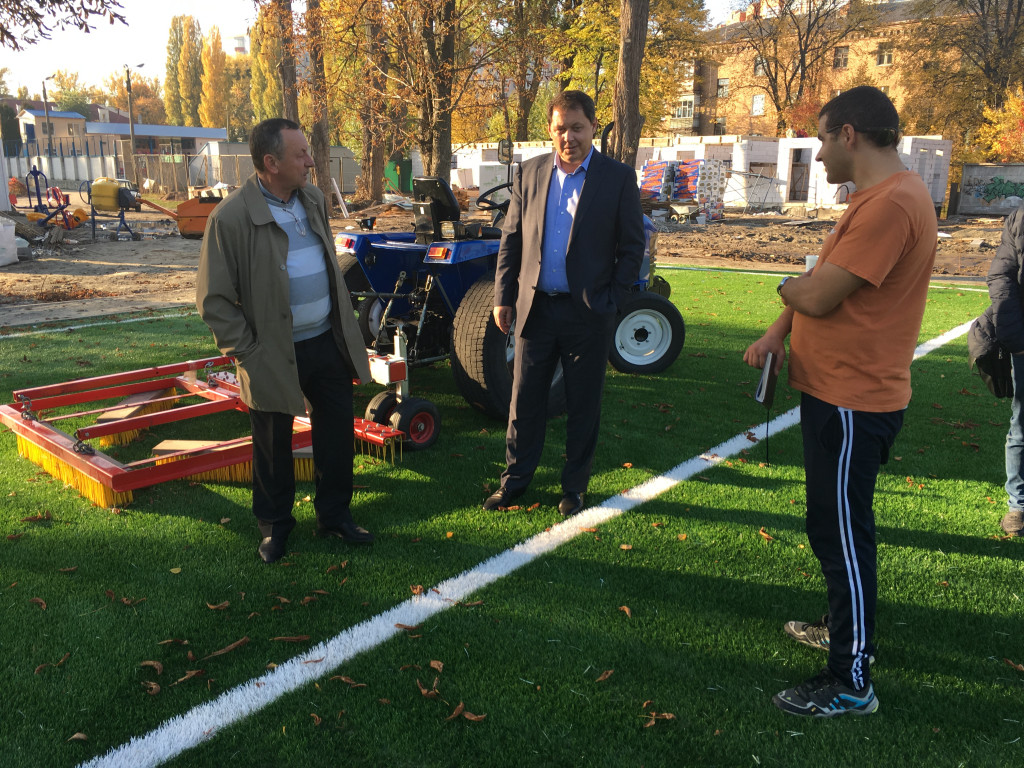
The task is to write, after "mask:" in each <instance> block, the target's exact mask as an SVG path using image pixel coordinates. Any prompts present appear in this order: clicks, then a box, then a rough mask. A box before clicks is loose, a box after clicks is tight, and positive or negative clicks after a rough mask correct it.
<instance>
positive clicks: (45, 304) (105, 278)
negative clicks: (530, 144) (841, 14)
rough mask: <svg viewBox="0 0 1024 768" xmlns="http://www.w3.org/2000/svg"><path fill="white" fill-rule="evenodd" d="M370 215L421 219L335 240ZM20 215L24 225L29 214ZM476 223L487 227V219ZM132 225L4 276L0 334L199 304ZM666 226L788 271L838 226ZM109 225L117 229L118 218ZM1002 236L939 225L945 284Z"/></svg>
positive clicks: (686, 255)
mask: <svg viewBox="0 0 1024 768" xmlns="http://www.w3.org/2000/svg"><path fill="white" fill-rule="evenodd" d="M22 210H24V209H22ZM367 215H375V216H376V217H377V221H376V227H377V229H381V230H384V231H402V230H409V229H411V226H412V213H411V212H409V211H404V210H402V209H400V208H397V207H396V206H386V207H379V208H377V209H372V210H367V211H363V212H360V213H359V214H353V218H350V219H343V218H337V219H332V220H331V225H332V228H333V230H334V232H335V233H338V232H341V231H343V230H345V229H346V228H352V229H355V228H357V218H356V217H361V216H367ZM14 216H15V218H16V219H17V220H21V221H24V219H23V217H22V216H21V215H20V214H18V213H15V214H14ZM470 216H471V217H472V218H474V219H477V218H478V217H479V218H480V220H483V218H482V217H481V215H480V214H471V215H470ZM126 218H127V221H128V223H129V224H130V225H131V226H132V227H133V228H135V230H136V231H137V232H140V233H142V235H143V238H144V239H142V240H140V241H131V240H121V241H111V240H110V239H109V238H110V233H109V231H107V230H97V240H96V241H93V240H92V239H91V232H90V228H89V226H88V224H86V225H83V226H82V227H80V228H79V229H76V230H72V231H70V232H68V233H67V237H68V238H69V239H71V240H75V241H77V242H74V243H65V244H63V245H61V246H59V247H45V246H36V245H33V246H32V255H31V257H30V258H28V259H26V260H23V261H19V262H18V263H17V264H12V265H10V266H7V267H0V333H4V332H5V331H6V332H9V331H10V329H11V327H13V326H18V325H26V324H37V323H44V322H58V321H59V322H67V321H69V320H74V319H77V318H84V317H93V316H96V315H107V314H115V313H123V312H130V311H139V310H155V309H163V308H168V307H174V306H181V305H188V304H191V303H192V301H193V298H194V276H195V270H196V266H197V264H198V261H199V249H200V245H201V241H199V240H187V239H184V238H181V237H179V236H177V234H170V235H169V234H166V233H167V232H169V231H170V232H175V233H176V230H175V229H174V227H173V224H172V223H170V222H168V221H167V220H165V219H164V220H161V219H160V218H159V214H157V213H156V212H149V213H147V212H143V213H134V212H130V213H128V214H126ZM658 222H659V226H660V228H661V229H662V230H663V231H661V232H660V234H659V237H658V247H657V259H658V261H659V262H661V263H665V264H692V265H697V266H729V267H737V266H743V265H749V266H750V267H752V268H757V269H777V270H779V271H793V270H794V268H795V266H796V265H802V264H803V263H804V259H805V256H806V255H807V254H811V253H817V252H818V250H819V249H820V247H821V244H822V242H824V239H825V236H826V235H827V234H828V232H829V230H830V229H831V228H832V226H833V223H834V222H833V221H832V220H831V219H827V218H822V219H812V220H808V219H794V218H787V217H784V216H780V215H778V214H762V215H755V216H742V215H738V214H732V213H726V216H725V218H724V219H723V220H721V221H715V222H709V223H708V224H707V225H705V226H697V225H696V224H688V223H676V222H671V221H668V220H665V219H660V220H658ZM101 223H103V224H104V225H106V226H107V227H116V220H113V219H104V220H102V222H101ZM1001 229H1002V220H1001V219H969V218H965V217H958V218H950V219H948V220H940V222H939V231H940V233H941V234H940V238H939V244H938V254H937V258H936V264H935V275H936V277H945V278H960V279H964V280H971V281H982V282H983V281H984V276H985V274H986V272H987V271H988V265H989V262H990V261H991V259H992V256H993V254H994V253H995V248H996V246H997V245H998V244H999V237H1000V232H1001Z"/></svg>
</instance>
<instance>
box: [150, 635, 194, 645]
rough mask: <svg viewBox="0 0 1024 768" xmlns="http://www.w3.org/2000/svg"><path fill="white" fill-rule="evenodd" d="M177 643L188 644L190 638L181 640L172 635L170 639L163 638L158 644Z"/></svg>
mask: <svg viewBox="0 0 1024 768" xmlns="http://www.w3.org/2000/svg"><path fill="white" fill-rule="evenodd" d="M171 643H175V644H176V645H188V640H181V639H179V638H177V637H172V638H170V639H169V640H161V641H160V642H159V643H157V645H170V644H171Z"/></svg>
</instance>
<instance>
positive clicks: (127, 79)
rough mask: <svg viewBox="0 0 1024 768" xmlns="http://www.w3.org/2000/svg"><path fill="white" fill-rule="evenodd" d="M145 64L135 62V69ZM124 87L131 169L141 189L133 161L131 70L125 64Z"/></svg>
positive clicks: (133, 123)
mask: <svg viewBox="0 0 1024 768" xmlns="http://www.w3.org/2000/svg"><path fill="white" fill-rule="evenodd" d="M144 66H146V65H145V64H136V65H135V68H136V69H142V67H144ZM124 87H125V89H126V90H127V91H128V136H129V138H130V141H131V143H130V153H129V154H130V155H131V160H132V171H133V174H132V175H133V176H134V177H135V186H137V187H138V188H139V190H140V191H141V189H142V185H141V184H140V183H139V166H138V164H137V163H136V162H135V115H134V114H133V113H132V71H131V69H130V68H129V66H128V65H127V64H125V65H124Z"/></svg>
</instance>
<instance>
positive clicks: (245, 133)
mask: <svg viewBox="0 0 1024 768" xmlns="http://www.w3.org/2000/svg"><path fill="white" fill-rule="evenodd" d="M226 70H227V81H228V86H229V87H228V99H227V113H228V116H227V129H228V141H243V142H244V141H248V140H249V133H250V132H251V131H252V129H253V126H254V125H255V124H256V123H255V122H254V121H253V111H252V96H251V93H250V89H251V87H252V56H250V55H249V54H247V53H244V54H239V55H237V56H229V57H228V58H227V62H226Z"/></svg>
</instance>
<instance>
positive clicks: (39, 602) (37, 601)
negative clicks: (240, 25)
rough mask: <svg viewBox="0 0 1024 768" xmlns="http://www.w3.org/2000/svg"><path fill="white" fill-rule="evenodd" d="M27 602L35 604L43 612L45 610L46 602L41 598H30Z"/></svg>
mask: <svg viewBox="0 0 1024 768" xmlns="http://www.w3.org/2000/svg"><path fill="white" fill-rule="evenodd" d="M29 602H30V603H35V604H36V605H38V606H39V607H40V608H42V609H43V610H44V611H45V610H46V601H45V600H43V598H41V597H33V598H30V599H29Z"/></svg>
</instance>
